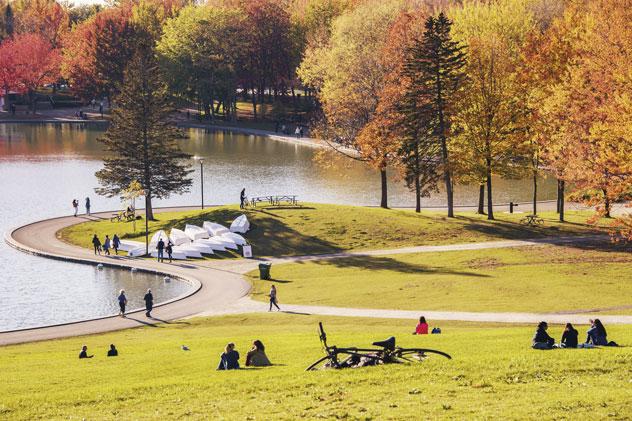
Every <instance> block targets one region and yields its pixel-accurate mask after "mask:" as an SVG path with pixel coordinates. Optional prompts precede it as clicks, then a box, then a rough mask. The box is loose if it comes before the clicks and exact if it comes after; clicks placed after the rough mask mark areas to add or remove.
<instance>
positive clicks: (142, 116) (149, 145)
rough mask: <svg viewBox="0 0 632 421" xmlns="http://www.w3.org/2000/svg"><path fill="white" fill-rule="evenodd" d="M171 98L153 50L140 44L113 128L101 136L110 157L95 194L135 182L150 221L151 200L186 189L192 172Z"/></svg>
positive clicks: (111, 193)
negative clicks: (181, 144)
mask: <svg viewBox="0 0 632 421" xmlns="http://www.w3.org/2000/svg"><path fill="white" fill-rule="evenodd" d="M168 98H169V95H168V92H167V85H166V83H165V82H164V80H163V77H162V75H161V73H160V71H159V68H158V65H157V63H156V60H155V58H154V55H153V50H152V49H151V48H149V47H145V48H142V47H141V48H140V49H139V50H138V51H137V52H136V53H135V54H134V56H133V57H132V59H131V60H130V61H129V63H128V65H127V68H126V70H125V73H124V82H123V84H122V86H121V89H120V93H119V94H118V96H117V97H116V107H115V108H114V110H113V111H112V121H111V124H110V127H109V129H108V131H107V132H106V133H105V135H103V136H102V137H101V138H100V139H99V140H100V141H101V142H102V143H104V144H105V146H106V150H107V151H109V152H112V155H111V156H110V157H108V158H105V160H104V168H103V169H101V170H99V171H97V173H96V176H97V179H98V180H99V183H100V184H101V186H102V187H99V188H97V189H95V190H96V192H97V193H98V194H101V195H105V196H108V197H112V196H115V195H117V194H120V193H121V192H122V191H124V190H125V189H127V188H128V187H129V185H130V183H132V181H134V180H137V181H138V182H140V184H141V186H142V188H143V190H144V192H145V209H146V217H147V219H153V211H152V205H151V199H152V198H165V197H168V196H169V195H170V194H172V193H183V192H186V191H188V188H189V186H190V185H191V179H190V178H188V175H189V174H190V173H191V170H189V169H188V166H187V165H186V164H185V163H184V162H182V160H185V159H189V158H190V156H189V155H187V154H185V153H183V152H182V151H180V148H179V146H178V143H177V142H178V139H181V138H183V137H184V133H183V132H182V131H180V130H179V129H177V128H176V127H175V126H174V125H173V123H171V122H170V121H169V120H170V114H171V113H172V112H173V110H174V107H173V106H172V105H171V103H170V102H169V99H168Z"/></svg>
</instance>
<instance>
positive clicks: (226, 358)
mask: <svg viewBox="0 0 632 421" xmlns="http://www.w3.org/2000/svg"><path fill="white" fill-rule="evenodd" d="M271 365H272V363H271V362H270V360H269V359H268V356H267V355H266V348H265V346H263V343H262V342H261V341H260V340H258V339H257V340H256V341H254V342H253V343H252V348H251V349H250V351H248V353H247V354H246V367H267V366H271ZM217 369H218V370H237V369H239V352H237V350H236V349H235V344H234V343H232V342H231V343H229V344H228V345H226V348H225V349H224V352H223V353H222V355H220V359H219V365H218V366H217Z"/></svg>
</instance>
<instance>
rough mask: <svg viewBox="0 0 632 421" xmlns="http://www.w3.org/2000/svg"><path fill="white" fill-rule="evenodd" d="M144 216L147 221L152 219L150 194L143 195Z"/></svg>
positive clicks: (152, 209)
mask: <svg viewBox="0 0 632 421" xmlns="http://www.w3.org/2000/svg"><path fill="white" fill-rule="evenodd" d="M145 218H147V220H148V221H153V220H154V208H153V207H152V205H151V194H147V196H145Z"/></svg>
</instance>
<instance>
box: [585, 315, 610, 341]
mask: <svg viewBox="0 0 632 421" xmlns="http://www.w3.org/2000/svg"><path fill="white" fill-rule="evenodd" d="M590 324H591V326H590V329H588V331H587V332H586V333H587V337H586V343H587V344H592V345H595V346H599V345H601V346H605V345H608V333H607V332H606V328H605V327H604V326H603V324H601V320H599V319H595V320H591V321H590Z"/></svg>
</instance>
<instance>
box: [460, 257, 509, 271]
mask: <svg viewBox="0 0 632 421" xmlns="http://www.w3.org/2000/svg"><path fill="white" fill-rule="evenodd" d="M464 264H465V266H466V267H467V268H468V269H495V268H497V267H501V266H507V264H506V263H503V262H501V261H500V260H498V259H494V258H493V257H481V258H479V259H472V260H468V261H466V262H465V263H464Z"/></svg>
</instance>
